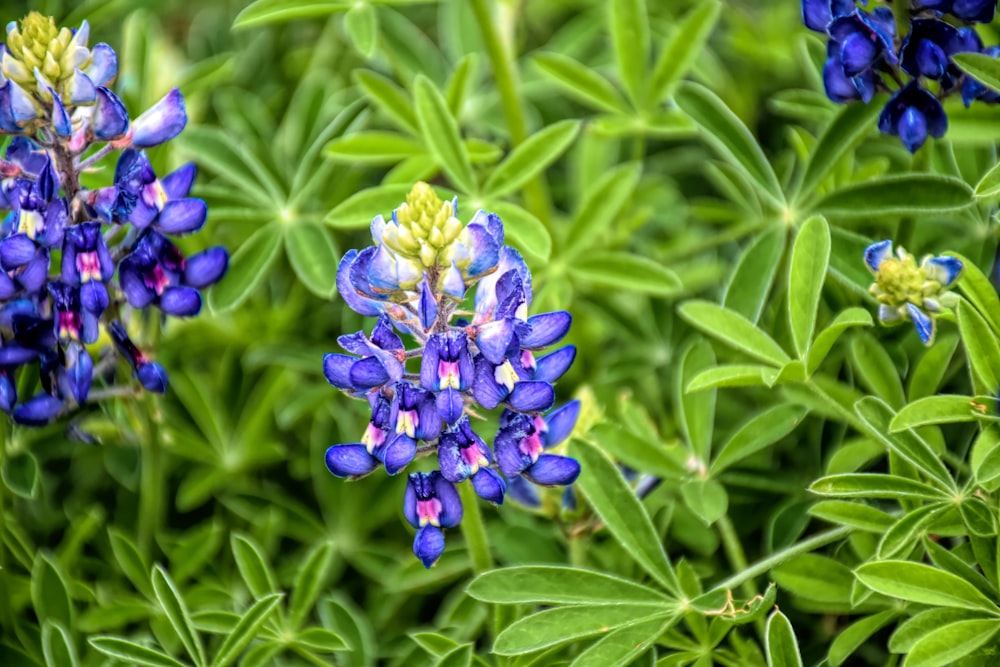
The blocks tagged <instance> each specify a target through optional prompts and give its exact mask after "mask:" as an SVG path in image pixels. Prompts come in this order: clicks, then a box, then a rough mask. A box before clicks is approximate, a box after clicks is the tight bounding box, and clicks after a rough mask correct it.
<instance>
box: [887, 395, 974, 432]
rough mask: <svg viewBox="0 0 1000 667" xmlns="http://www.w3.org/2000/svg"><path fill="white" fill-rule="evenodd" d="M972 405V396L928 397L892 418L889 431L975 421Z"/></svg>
mask: <svg viewBox="0 0 1000 667" xmlns="http://www.w3.org/2000/svg"><path fill="white" fill-rule="evenodd" d="M972 403H974V401H973V399H972V397H971V396H948V395H942V396H927V397H924V398H921V399H919V400H916V401H914V402H913V403H910V404H909V405H907V406H905V407H904V408H903V409H902V410H900V411H899V412H898V413H897V414H896V416H895V417H893V418H892V422H891V423H890V424H889V430H890V431H893V432H897V431H902V430H903V429H908V428H916V427H917V426H926V425H927V424H953V423H955V422H971V421H975V420H976V414H977V413H976V412H975V410H974V409H973V407H972Z"/></svg>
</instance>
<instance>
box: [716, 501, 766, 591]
mask: <svg viewBox="0 0 1000 667" xmlns="http://www.w3.org/2000/svg"><path fill="white" fill-rule="evenodd" d="M715 526H716V528H718V529H719V537H720V538H722V548H723V549H725V550H726V557H727V558H729V564H730V565H732V567H733V570H734V571H736V572H742V571H743V570H745V569H747V567H748V563H747V556H746V554H745V553H744V552H743V544H742V543H741V542H740V538H739V536H738V535H737V534H736V528H735V527H734V526H733V522H732V520H731V519H730V518H729V517H728V516H724V517H722V518H721V519H719V520H718V521H716V522H715ZM741 592H742V593H743V595H744V597H747V598H752V597H753V596H754V595H756V594H757V591H756V589H755V588H754V586H753V583H751V582H750V581H745V582H743V586H742V589H741Z"/></svg>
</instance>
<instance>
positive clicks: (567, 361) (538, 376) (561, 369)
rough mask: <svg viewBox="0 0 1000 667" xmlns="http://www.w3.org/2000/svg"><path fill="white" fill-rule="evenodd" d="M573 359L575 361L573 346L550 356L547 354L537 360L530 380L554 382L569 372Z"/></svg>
mask: <svg viewBox="0 0 1000 667" xmlns="http://www.w3.org/2000/svg"><path fill="white" fill-rule="evenodd" d="M574 359H576V346H575V345H567V346H566V347H561V348H559V349H558V350H556V351H555V352H553V353H552V354H547V355H545V356H544V357H542V358H541V359H538V360H537V362H536V364H537V365H536V366H535V372H534V373H533V374H532V379H534V380H541V381H542V382H555V381H556V380H558V379H559V378H561V377H562V376H563V374H564V373H565V372H566V371H568V370H569V367H570V366H572V365H573V360H574Z"/></svg>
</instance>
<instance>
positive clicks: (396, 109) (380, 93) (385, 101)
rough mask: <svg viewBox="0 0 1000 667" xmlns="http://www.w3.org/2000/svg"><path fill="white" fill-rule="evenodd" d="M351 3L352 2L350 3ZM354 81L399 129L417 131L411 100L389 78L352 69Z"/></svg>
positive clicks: (368, 71)
mask: <svg viewBox="0 0 1000 667" xmlns="http://www.w3.org/2000/svg"><path fill="white" fill-rule="evenodd" d="M351 4H353V3H351ZM353 77H354V81H355V82H356V83H357V84H358V86H360V88H361V90H362V91H363V92H364V94H365V95H366V96H367V97H368V99H369V100H371V101H372V102H373V103H375V105H376V106H378V108H379V110H380V111H381V112H382V113H384V114H385V115H386V116H388V117H389V118H390V119H391V120H392V121H393V122H395V123H396V125H398V126H399V127H400V128H401V129H403V130H406V131H408V132H412V133H414V134H416V133H417V116H416V115H415V114H414V112H413V102H412V101H411V100H410V98H409V96H408V95H407V94H406V91H404V90H403V89H402V88H400V87H399V86H397V85H396V83H395V82H394V81H392V80H391V79H389V78H387V77H384V76H382V75H381V74H378V73H376V72H372V71H370V70H363V69H361V70H354V74H353Z"/></svg>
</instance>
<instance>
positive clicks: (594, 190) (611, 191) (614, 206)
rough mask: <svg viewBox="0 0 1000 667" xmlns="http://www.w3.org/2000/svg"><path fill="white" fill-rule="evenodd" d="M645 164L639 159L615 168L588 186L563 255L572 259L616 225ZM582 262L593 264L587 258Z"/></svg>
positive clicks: (563, 245)
mask: <svg viewBox="0 0 1000 667" xmlns="http://www.w3.org/2000/svg"><path fill="white" fill-rule="evenodd" d="M641 174H642V165H641V164H640V163H637V162H633V163H627V164H623V165H620V166H617V167H615V168H614V169H612V170H610V171H609V172H607V173H606V174H604V175H602V176H601V177H600V178H599V179H597V180H596V181H595V182H594V183H593V184H592V185H590V186H589V187H588V188H587V191H586V194H585V196H584V197H583V201H581V202H580V207H579V208H578V209H577V211H576V213H575V214H574V216H573V221H572V222H571V223H570V228H569V231H568V232H567V234H566V240H565V242H564V243H563V244H562V247H561V252H562V255H563V257H567V258H572V257H575V256H577V255H578V254H579V253H580V252H581V251H583V250H585V249H587V248H591V247H593V246H594V245H595V244H596V243H597V242H598V241H599V240H600V239H601V238H602V236H603V235H604V234H605V233H606V231H607V230H608V229H609V228H610V227H611V226H612V224H613V222H614V220H615V217H616V216H618V215H619V213H620V212H621V211H622V209H623V208H624V207H625V206H626V205H627V204H628V203H629V199H630V197H631V196H632V193H633V192H634V191H635V188H636V186H637V185H638V184H639V177H640V176H641ZM581 264H589V265H593V264H595V262H591V261H587V262H581Z"/></svg>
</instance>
